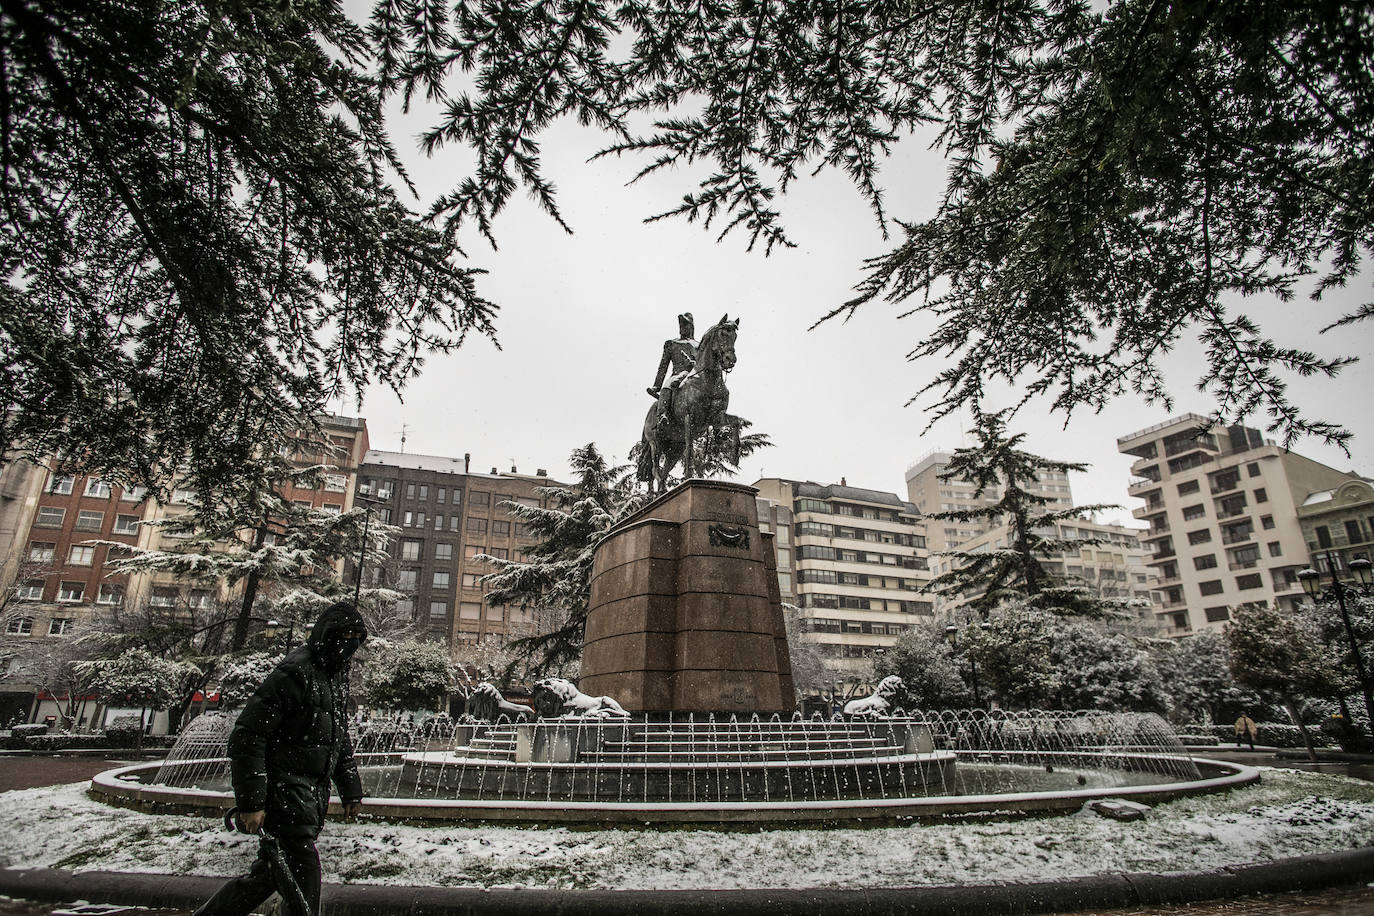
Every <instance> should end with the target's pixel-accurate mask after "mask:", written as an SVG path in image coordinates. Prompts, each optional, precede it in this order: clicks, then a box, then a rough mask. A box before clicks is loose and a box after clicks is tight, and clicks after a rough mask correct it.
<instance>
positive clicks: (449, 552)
mask: <svg viewBox="0 0 1374 916" xmlns="http://www.w3.org/2000/svg"><path fill="white" fill-rule="evenodd" d="M434 559H436V560H452V559H453V545H452V544H435V545H434Z"/></svg>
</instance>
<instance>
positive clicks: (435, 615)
mask: <svg viewBox="0 0 1374 916" xmlns="http://www.w3.org/2000/svg"><path fill="white" fill-rule="evenodd" d="M447 616H448V602H447V601H431V602H430V603H429V619H430V620H435V619H442V618H444V617H447Z"/></svg>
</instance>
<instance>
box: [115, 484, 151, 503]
mask: <svg viewBox="0 0 1374 916" xmlns="http://www.w3.org/2000/svg"><path fill="white" fill-rule="evenodd" d="M119 498H120V499H123V500H126V501H128V502H131V503H141V502H143V500H145V499H147V498H148V488H147V487H126V488H125V489H124V492H123V493H121V494H119Z"/></svg>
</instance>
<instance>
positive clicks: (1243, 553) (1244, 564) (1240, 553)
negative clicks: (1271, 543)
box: [1231, 544, 1260, 569]
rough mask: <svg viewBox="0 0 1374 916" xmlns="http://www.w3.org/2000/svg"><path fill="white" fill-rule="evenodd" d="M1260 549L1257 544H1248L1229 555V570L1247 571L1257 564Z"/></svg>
mask: <svg viewBox="0 0 1374 916" xmlns="http://www.w3.org/2000/svg"><path fill="white" fill-rule="evenodd" d="M1259 558H1260V549H1259V545H1258V544H1249V545H1247V546H1245V547H1242V548H1240V549H1239V550H1236V551H1233V552H1232V553H1231V568H1232V569H1237V568H1244V569H1248V568H1250V567H1251V566H1254V565H1255V564H1256V563H1258V562H1259Z"/></svg>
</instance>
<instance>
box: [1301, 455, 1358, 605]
mask: <svg viewBox="0 0 1374 916" xmlns="http://www.w3.org/2000/svg"><path fill="white" fill-rule="evenodd" d="M1298 524H1300V525H1301V526H1302V536H1303V540H1305V541H1306V542H1307V552H1308V557H1309V559H1310V561H1311V564H1310V565H1311V566H1312V568H1313V569H1316V570H1317V571H1318V572H1320V573H1322V574H1323V575H1324V576H1328V575H1329V574H1330V572H1331V570H1332V568H1333V567H1334V568H1335V570H1336V574H1337V575H1342V574H1343V573H1344V571H1345V570H1348V569H1349V568H1350V561H1351V560H1354V559H1358V558H1363V559H1366V560H1368V559H1370V558H1372V557H1374V481H1370V480H1367V479H1361V478H1352V479H1350V480H1347V481H1346V482H1345V483H1342V484H1341V485H1340V486H1339V487H1336V488H1334V489H1331V490H1318V491H1317V492H1315V493H1312V494H1310V495H1308V497H1307V499H1305V500H1303V503H1302V505H1301V506H1299V507H1298ZM1322 581H1323V582H1324V583H1325V582H1329V581H1330V580H1329V578H1324V579H1323V580H1322Z"/></svg>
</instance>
